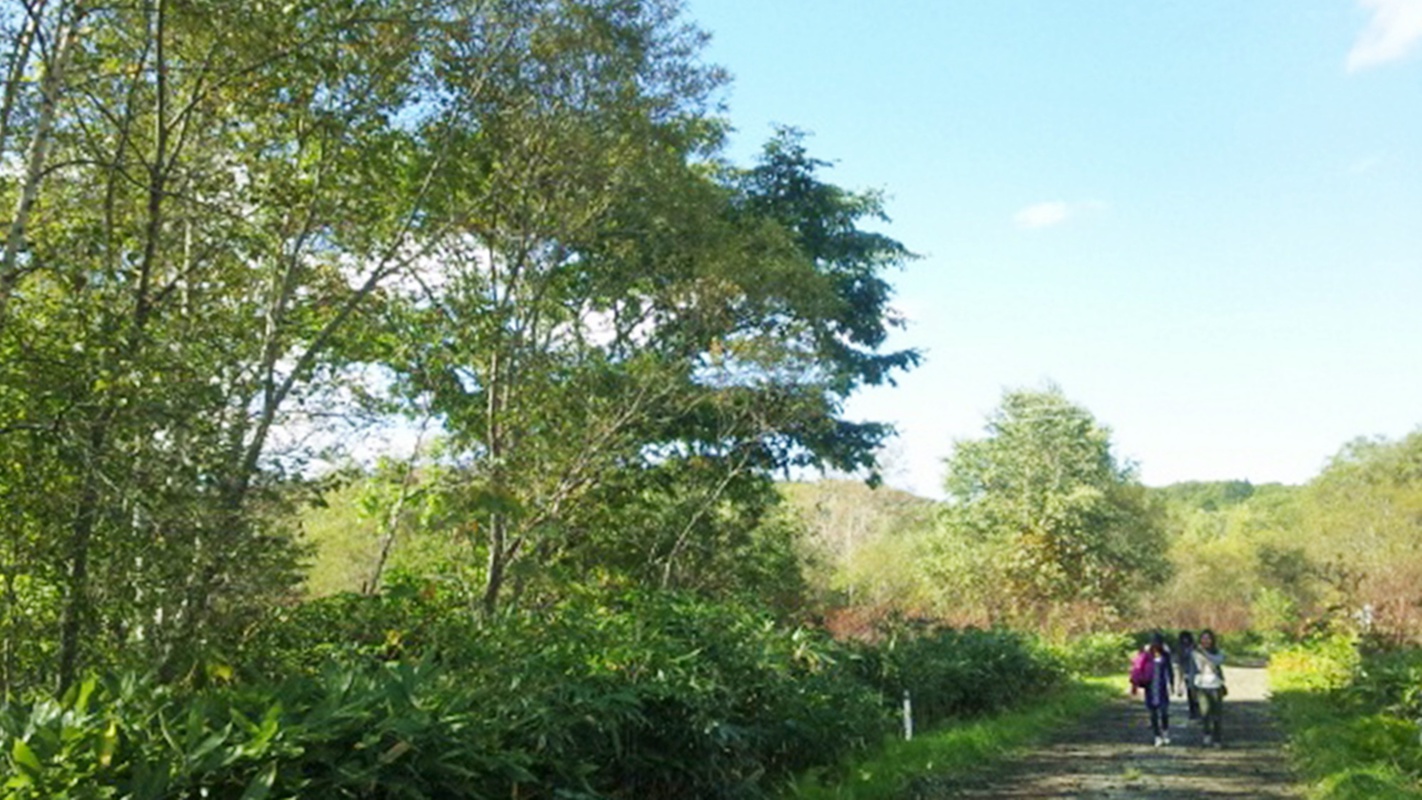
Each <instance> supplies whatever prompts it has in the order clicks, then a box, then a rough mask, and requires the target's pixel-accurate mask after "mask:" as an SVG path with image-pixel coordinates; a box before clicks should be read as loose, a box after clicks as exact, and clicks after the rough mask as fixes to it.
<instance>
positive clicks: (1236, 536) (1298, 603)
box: [1147, 433, 1422, 644]
mask: <svg viewBox="0 0 1422 800" xmlns="http://www.w3.org/2000/svg"><path fill="white" fill-rule="evenodd" d="M1419 463H1422V433H1414V434H1412V435H1410V436H1407V437H1404V438H1402V439H1400V440H1397V441H1387V440H1358V441H1355V442H1351V443H1349V444H1347V445H1345V446H1344V447H1343V448H1342V449H1341V450H1340V451H1339V453H1338V455H1337V456H1335V457H1334V458H1333V460H1332V461H1331V462H1330V463H1329V464H1328V466H1327V467H1326V468H1325V469H1324V470H1323V471H1322V472H1321V473H1320V474H1319V475H1318V476H1317V477H1316V478H1314V479H1313V480H1312V481H1310V482H1309V483H1307V484H1306V485H1304V486H1299V487H1287V486H1277V485H1270V486H1250V485H1249V484H1247V483H1244V482H1240V481H1230V482H1223V483H1215V484H1192V485H1191V484H1186V485H1180V486H1175V487H1166V488H1164V489H1159V490H1152V491H1153V493H1155V494H1156V495H1157V496H1158V497H1160V498H1161V499H1162V500H1163V501H1164V503H1165V506H1166V508H1167V510H1168V514H1169V520H1170V522H1169V524H1170V528H1171V530H1172V539H1171V560H1172V561H1173V562H1174V563H1175V565H1176V567H1175V574H1174V578H1173V579H1172V580H1171V582H1170V583H1168V584H1167V585H1166V586H1165V588H1164V591H1162V592H1160V593H1158V595H1157V596H1155V597H1153V598H1152V603H1151V606H1150V607H1149V608H1148V609H1147V614H1148V615H1149V616H1150V617H1153V618H1154V619H1171V620H1176V621H1177V624H1180V625H1182V626H1195V627H1199V626H1206V625H1210V626H1215V627H1221V628H1226V629H1234V630H1242V629H1245V628H1252V629H1255V630H1257V631H1260V632H1261V633H1263V634H1264V635H1265V637H1266V639H1269V640H1272V642H1273V643H1275V644H1277V643H1279V642H1281V641H1284V640H1287V639H1289V638H1296V637H1298V636H1300V635H1302V634H1306V633H1309V632H1311V631H1317V630H1324V629H1328V628H1330V627H1332V626H1333V625H1334V623H1336V622H1338V621H1340V620H1341V621H1347V622H1348V623H1349V624H1353V625H1356V624H1362V625H1364V626H1367V627H1370V629H1371V631H1372V632H1373V633H1374V634H1376V635H1381V636H1384V637H1386V638H1390V639H1392V640H1394V641H1399V642H1400V641H1414V642H1415V641H1417V640H1418V637H1419V636H1422V617H1419V612H1418V608H1419V604H1418V600H1419V594H1418V588H1417V587H1418V586H1420V585H1422V582H1419V581H1422V559H1419V558H1418V557H1417V551H1416V542H1417V541H1418V537H1419V536H1422V515H1420V514H1419V510H1422V469H1419V468H1418V464H1419ZM1205 598H1208V603H1206V602H1204V599H1205ZM1268 643H1269V642H1267V641H1266V644H1268Z"/></svg>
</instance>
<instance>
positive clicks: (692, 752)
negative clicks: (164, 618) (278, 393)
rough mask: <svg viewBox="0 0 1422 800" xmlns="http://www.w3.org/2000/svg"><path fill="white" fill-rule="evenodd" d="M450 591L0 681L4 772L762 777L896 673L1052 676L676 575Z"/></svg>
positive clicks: (973, 648) (1033, 689) (1009, 688)
mask: <svg viewBox="0 0 1422 800" xmlns="http://www.w3.org/2000/svg"><path fill="white" fill-rule="evenodd" d="M451 602H453V601H452V599H451V598H449V597H446V596H443V595H441V594H440V593H438V592H433V591H420V590H417V589H415V588H414V587H411V588H410V589H409V590H401V591H397V592H394V593H391V594H387V595H385V596H382V597H366V596H356V595H345V596H338V597H333V598H329V599H327V600H323V601H315V602H312V603H308V604H305V605H303V606H301V607H298V608H296V609H293V610H292V611H290V612H283V613H279V614H276V615H274V616H273V617H271V618H270V619H268V620H265V621H264V622H262V623H261V624H260V625H259V626H258V627H259V630H258V631H256V632H255V633H254V639H253V640H252V641H251V642H249V646H250V647H253V648H254V650H253V652H254V653H260V654H262V655H263V656H264V657H265V658H264V659H262V660H257V659H255V658H253V659H250V660H246V661H245V662H244V665H245V668H244V669H239V670H237V671H236V672H235V673H234V672H233V670H232V669H231V668H230V667H228V666H226V665H223V664H211V665H209V667H208V669H207V671H206V675H207V680H206V681H205V682H204V683H205V685H204V687H203V688H196V689H180V688H177V687H173V686H171V685H162V684H158V683H155V682H153V681H152V680H151V679H135V678H132V677H130V678H126V679H122V680H118V679H109V680H103V681H93V680H90V681H85V682H83V683H82V684H80V685H77V686H76V687H75V688H74V689H73V690H71V691H70V692H69V693H67V694H66V695H65V696H64V697H63V698H62V699H61V700H59V701H56V700H53V699H48V698H41V699H37V700H35V701H34V702H29V703H15V704H11V705H8V706H7V707H6V708H5V709H4V712H3V715H0V754H3V755H0V758H3V759H4V763H5V764H6V766H7V768H8V771H9V774H10V775H11V776H12V777H11V778H10V781H9V783H8V784H6V786H5V789H6V794H4V795H3V796H5V797H11V798H17V799H18V798H62V797H72V798H81V797H103V796H116V797H117V796H122V797H135V798H169V797H179V796H188V795H190V794H192V793H193V792H195V791H196V790H197V789H198V788H199V787H201V788H202V789H204V790H205V791H206V792H207V794H206V795H205V796H209V797H233V798H235V797H294V796H303V797H490V796H494V797H508V796H520V797H554V796H559V797H587V798H593V797H637V798H672V797H728V798H731V797H760V796H764V795H765V794H767V793H770V792H773V791H775V788H776V787H777V786H778V785H779V784H780V783H781V782H782V781H784V780H786V779H788V777H789V776H790V775H792V774H795V773H797V772H801V771H804V770H806V769H808V768H811V767H816V766H819V767H824V766H828V765H831V764H834V763H835V762H836V760H837V758H838V757H840V756H841V755H844V754H847V753H850V752H855V751H862V750H863V749H864V748H865V747H866V746H868V745H871V744H872V745H877V744H878V743H879V741H880V740H881V738H882V737H883V736H885V735H886V734H887V733H888V732H889V731H891V730H892V729H893V727H894V726H895V725H896V716H895V715H896V712H897V709H898V702H899V697H900V696H901V693H902V690H903V689H904V688H908V689H909V690H910V691H911V692H912V693H913V695H914V696H915V697H916V698H919V700H918V703H919V708H920V709H921V710H920V711H919V714H920V716H921V723H920V724H922V725H924V726H927V725H929V724H933V723H941V722H943V721H945V720H947V719H951V718H956V717H962V716H970V715H976V714H981V713H986V712H992V711H997V710H1000V709H1002V708H1007V707H1011V706H1013V705H1016V704H1018V703H1021V702H1023V701H1024V700H1027V699H1031V698H1036V697H1040V696H1043V695H1044V694H1046V693H1048V692H1050V691H1051V690H1053V689H1054V688H1056V687H1057V686H1059V685H1060V679H1061V676H1062V674H1061V672H1060V671H1059V669H1057V668H1056V667H1054V666H1053V665H1052V664H1051V662H1050V661H1042V660H1040V659H1039V658H1038V657H1036V656H1034V655H1033V654H1032V653H1031V651H1030V650H1029V648H1028V647H1027V644H1026V642H1025V641H1024V640H1023V639H1021V638H1020V637H1017V636H1013V635H1009V634H1003V633H984V632H954V631H948V630H942V631H922V632H919V633H918V634H916V635H910V634H909V633H908V632H904V633H903V634H902V635H901V636H900V637H896V638H894V639H893V640H892V642H891V643H889V644H885V645H881V646H877V647H870V646H867V645H854V646H848V645H843V644H837V643H835V642H833V641H832V640H830V639H828V638H827V637H825V636H824V635H823V634H821V633H817V632H814V631H812V630H808V629H803V628H801V629H789V628H785V627H782V626H779V625H777V624H776V623H775V622H774V621H773V620H772V619H771V618H769V617H767V616H765V615H764V614H760V613H755V612H751V611H747V610H745V609H740V608H734V607H730V606H724V605H713V604H707V603H705V602H702V601H698V600H694V599H692V598H690V597H686V596H673V595H665V594H645V595H626V596H624V597H623V598H622V599H620V600H619V601H617V602H615V603H611V604H609V603H606V602H602V601H594V600H592V599H591V598H583V599H578V600H572V601H567V602H565V603H564V604H562V605H560V606H558V607H557V608H550V609H547V610H545V612H543V613H540V614H538V615H517V616H510V617H508V618H506V619H503V620H501V624H499V625H488V624H483V623H479V622H477V621H474V619H473V618H472V617H470V616H469V615H467V614H459V613H457V609H456V608H452V607H451V605H450V604H451ZM463 602H466V601H463V600H461V601H460V603H463Z"/></svg>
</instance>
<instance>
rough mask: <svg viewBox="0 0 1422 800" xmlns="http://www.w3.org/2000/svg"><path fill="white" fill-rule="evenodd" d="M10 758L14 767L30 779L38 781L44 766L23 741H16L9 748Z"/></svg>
mask: <svg viewBox="0 0 1422 800" xmlns="http://www.w3.org/2000/svg"><path fill="white" fill-rule="evenodd" d="M10 757H11V758H12V759H14V761H15V765H16V766H18V767H19V768H20V769H21V770H23V771H24V772H25V774H26V775H28V776H29V777H30V778H32V779H35V780H38V779H39V776H40V773H42V772H44V764H42V763H40V760H39V756H36V755H35V751H34V750H31V749H30V746H29V745H28V744H26V743H25V740H24V739H16V740H15V744H14V745H13V746H12V747H11V748H10Z"/></svg>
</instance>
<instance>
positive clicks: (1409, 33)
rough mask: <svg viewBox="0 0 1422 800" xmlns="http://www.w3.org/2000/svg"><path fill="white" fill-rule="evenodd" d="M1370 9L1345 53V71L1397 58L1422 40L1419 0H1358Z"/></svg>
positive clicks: (1421, 2)
mask: <svg viewBox="0 0 1422 800" xmlns="http://www.w3.org/2000/svg"><path fill="white" fill-rule="evenodd" d="M1358 4H1359V5H1361V6H1362V7H1363V8H1366V9H1368V10H1369V11H1371V12H1372V14H1373V18H1372V20H1371V21H1370V22H1369V23H1368V27H1367V28H1365V29H1364V30H1363V32H1362V33H1361V34H1360V35H1359V36H1358V40H1357V41H1356V42H1354V43H1353V49H1352V50H1351V51H1349V52H1348V71H1349V72H1357V71H1358V70H1362V69H1367V68H1368V67H1375V66H1377V65H1379V64H1383V63H1386V62H1388V61H1396V60H1397V59H1399V58H1402V57H1404V56H1406V55H1407V54H1408V52H1409V51H1411V50H1412V49H1413V47H1414V46H1415V45H1416V44H1417V43H1418V42H1419V41H1422V0H1358Z"/></svg>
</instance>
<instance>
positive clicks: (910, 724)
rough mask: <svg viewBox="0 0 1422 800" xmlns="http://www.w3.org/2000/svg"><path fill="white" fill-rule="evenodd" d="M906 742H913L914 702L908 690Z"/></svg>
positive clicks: (905, 702) (905, 703) (905, 713)
mask: <svg viewBox="0 0 1422 800" xmlns="http://www.w3.org/2000/svg"><path fill="white" fill-rule="evenodd" d="M904 740H905V741H913V701H912V700H910V699H909V690H908V689H905V690H904Z"/></svg>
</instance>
